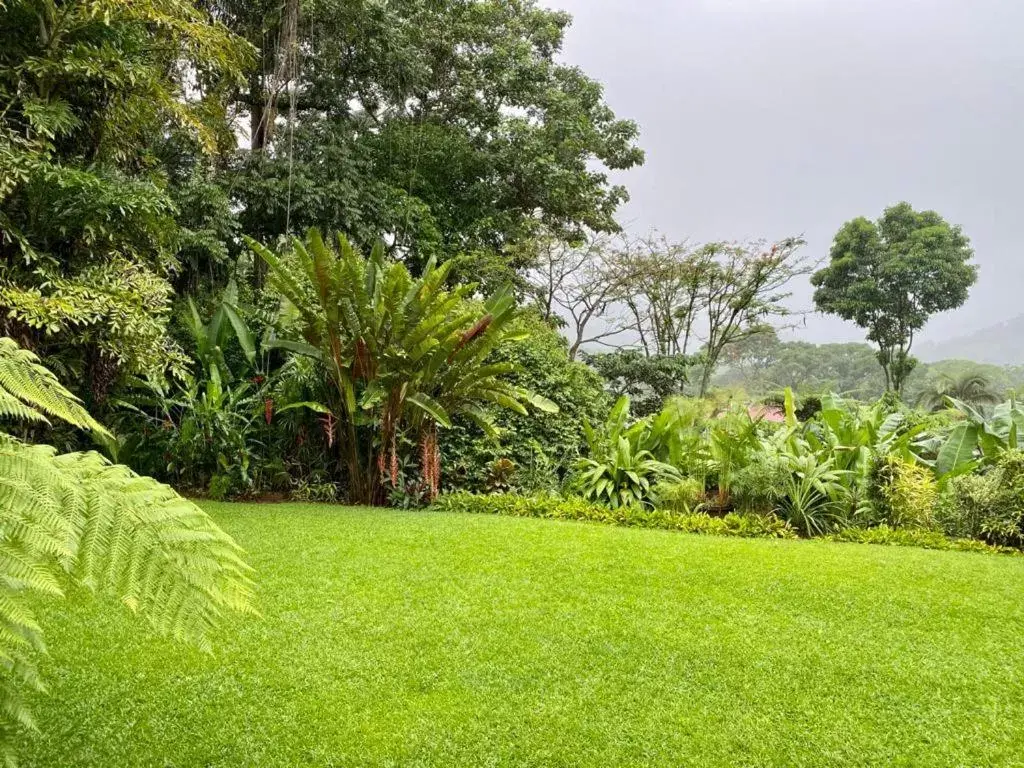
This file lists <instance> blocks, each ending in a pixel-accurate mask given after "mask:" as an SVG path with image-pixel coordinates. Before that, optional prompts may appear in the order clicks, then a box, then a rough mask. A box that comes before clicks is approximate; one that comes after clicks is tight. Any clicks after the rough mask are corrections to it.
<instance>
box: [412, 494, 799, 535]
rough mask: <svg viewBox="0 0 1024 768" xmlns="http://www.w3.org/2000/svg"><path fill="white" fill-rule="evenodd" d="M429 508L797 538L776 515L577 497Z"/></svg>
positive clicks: (491, 498) (490, 498) (460, 501)
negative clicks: (688, 510)
mask: <svg viewBox="0 0 1024 768" xmlns="http://www.w3.org/2000/svg"><path fill="white" fill-rule="evenodd" d="M432 508H433V509H436V510H439V511H443V512H471V513H477V514H490V515H507V516H512V517H538V518H546V519H550V520H580V521H587V522H595V523H609V524H612V525H622V526H628V527H633V528H660V529H665V530H673V531H683V532H686V533H702V534H711V535H715V536H741V537H746V538H775V539H791V538H795V536H796V534H795V533H794V532H793V530H792V529H791V528H790V527H789V526H788V525H786V523H785V522H783V521H782V520H780V519H779V518H777V517H775V516H774V515H741V514H735V513H730V514H728V515H725V516H723V517H711V516H710V515H706V514H703V513H700V512H698V513H693V514H678V513H675V512H672V511H670V510H666V509H650V508H646V507H638V506H624V507H619V508H617V509H611V508H609V507H605V506H600V505H598V504H592V503H590V502H588V501H587V500H586V499H581V498H579V497H567V498H566V497H562V496H555V495H537V496H518V495H515V494H493V495H480V494H473V493H447V494H444V495H442V496H440V497H439V498H438V499H437V501H435V502H434V505H433V507H432Z"/></svg>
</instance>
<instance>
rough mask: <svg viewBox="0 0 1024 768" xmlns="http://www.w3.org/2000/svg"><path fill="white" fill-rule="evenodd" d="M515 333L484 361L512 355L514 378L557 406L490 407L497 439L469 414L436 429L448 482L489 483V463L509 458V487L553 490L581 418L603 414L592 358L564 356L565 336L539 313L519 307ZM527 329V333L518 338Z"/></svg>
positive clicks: (575, 446) (458, 486)
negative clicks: (543, 409)
mask: <svg viewBox="0 0 1024 768" xmlns="http://www.w3.org/2000/svg"><path fill="white" fill-rule="evenodd" d="M511 328H512V333H513V335H514V336H515V337H517V338H516V339H515V340H514V341H513V340H509V341H506V342H502V343H501V344H499V345H498V346H497V347H496V348H495V350H494V351H493V352H492V353H491V356H490V357H489V358H488V360H487V363H488V364H491V363H494V364H501V363H509V364H513V365H514V366H515V367H516V370H515V371H514V372H512V373H511V374H509V375H508V380H509V381H510V382H512V383H513V384H515V385H518V386H522V387H528V388H529V389H530V390H531V391H532V392H535V393H536V394H538V395H542V396H544V397H546V398H548V399H549V400H551V401H552V402H554V403H555V404H557V405H558V412H557V413H537V412H533V413H530V414H529V415H527V416H523V415H522V414H520V413H516V412H514V411H511V410H501V411H496V412H495V413H493V414H492V415H493V418H494V424H495V426H496V427H497V428H498V430H499V433H500V434H499V439H498V440H497V441H495V440H492V439H490V438H488V437H487V436H486V435H484V434H483V432H482V431H481V430H480V429H479V428H478V427H477V426H476V425H474V424H472V423H470V422H468V420H466V419H459V418H455V419H453V421H454V425H453V428H452V429H447V430H444V431H442V432H441V433H440V435H439V439H440V442H441V451H442V454H443V456H444V464H445V468H446V471H445V473H444V476H443V477H442V484H443V486H444V487H445V488H446V489H447V490H472V491H487V490H493V489H492V488H489V487H488V485H489V483H490V482H491V479H492V478H491V477H490V474H491V473H490V471H489V468H490V466H491V465H492V464H493V463H494V462H495V461H498V460H501V459H507V460H509V461H511V462H513V463H514V464H515V466H516V467H517V469H516V471H515V473H514V474H513V475H512V477H511V478H509V481H508V482H509V485H510V487H512V488H513V489H518V490H522V491H528V492H533V491H538V490H553V489H555V488H557V487H558V486H559V485H560V484H561V482H562V480H563V479H564V478H565V477H566V476H567V475H569V474H570V473H571V471H572V470H573V468H574V467H575V465H576V461H577V459H578V458H579V456H580V451H581V449H582V448H583V446H584V444H585V440H584V435H583V421H584V419H589V420H590V421H591V422H596V421H598V420H599V419H602V418H604V415H605V414H606V413H607V409H608V396H607V394H606V393H605V390H604V386H603V383H602V381H601V378H600V376H598V375H597V373H595V372H594V371H593V370H592V369H591V368H590V367H589V366H587V365H584V364H583V363H578V362H573V361H571V360H570V359H569V352H568V344H567V343H566V341H565V338H564V337H563V336H562V334H560V333H559V332H558V331H557V330H556V329H554V328H552V327H551V326H549V325H548V324H547V323H545V322H544V321H543V320H542V319H541V318H540V317H539V316H538V315H537V314H536V313H534V312H529V311H524V312H521V313H519V314H518V315H517V316H516V318H515V320H514V321H513V322H512V323H511ZM524 334H526V335H527V338H525V339H521V338H518V337H520V336H522V335H524Z"/></svg>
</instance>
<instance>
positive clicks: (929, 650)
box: [23, 504, 1024, 768]
mask: <svg viewBox="0 0 1024 768" xmlns="http://www.w3.org/2000/svg"><path fill="white" fill-rule="evenodd" d="M207 507H208V509H209V510H210V511H211V512H212V513H213V514H214V516H215V517H216V519H217V520H218V521H219V522H220V523H221V524H222V525H223V526H224V527H225V528H226V529H227V530H228V531H229V532H230V533H231V534H233V535H234V536H235V537H236V538H237V539H238V540H239V542H240V543H241V544H242V545H243V546H244V547H245V548H246V549H247V550H248V552H249V559H250V562H251V563H252V564H253V565H254V566H255V567H256V569H257V580H258V582H259V585H260V597H259V601H260V610H261V611H262V613H263V618H262V619H255V620H253V619H249V620H238V621H233V622H232V623H231V624H230V626H229V627H228V628H227V631H226V632H225V633H224V637H223V638H222V639H221V640H220V641H219V642H218V650H217V653H216V655H215V656H214V657H207V656H203V655H202V654H200V653H198V652H195V651H193V650H190V649H188V648H183V647H181V646H178V645H175V644H173V643H171V642H169V641H165V640H162V639H159V638H154V637H152V636H151V635H149V634H148V633H147V632H145V631H140V630H139V626H140V625H139V624H138V623H137V622H135V621H134V620H132V619H131V618H130V617H128V616H127V614H126V613H125V612H123V611H121V610H117V609H115V610H111V607H110V606H106V605H99V604H97V603H96V602H95V601H88V602H82V603H80V605H81V606H82V607H80V608H77V609H75V610H74V611H71V612H68V611H67V610H66V607H65V608H57V607H54V608H52V609H50V610H48V612H47V615H46V620H47V624H46V625H45V626H46V627H47V629H48V640H49V646H50V652H51V658H50V659H49V660H48V661H47V662H45V663H44V673H45V676H46V679H47V681H48V683H49V687H50V694H49V697H47V698H41V699H40V700H39V701H38V703H37V704H36V714H37V716H38V720H39V721H40V723H41V727H42V734H41V735H40V736H38V737H36V738H34V739H33V740H32V742H31V743H30V744H28V745H27V747H26V749H25V750H24V753H23V754H24V755H25V759H24V761H23V764H24V765H26V766H62V767H63V766H103V767H104V768H107V767H110V766H118V767H119V768H120V767H125V766H161V767H167V766H178V767H179V768H185V767H186V766H187V767H188V768H195V767H197V766H254V767H256V766H259V767H260V768H272V767H276V766H373V765H381V766H512V765H517V766H518V765H536V766H546V765H564V766H575V765H593V766H612V765H664V766H681V765H692V766H707V765H723V766H724V765H729V766H764V765H786V766H790V765H839V764H842V765H907V766H911V765H912V766H923V765H935V766H951V765H969V766H982V765H985V766H988V765H1021V764H1022V762H1024V652H1022V651H1024V599H1022V595H1024V559H1019V558H1008V557H999V556H992V555H977V554H968V553H958V552H934V551H926V550H918V549H904V548H889V547H879V546H868V545H857V544H830V543H822V542H804V541H796V542H785V541H755V540H739V539H717V538H711V537H698V536H689V535H685V534H679V533H671V532H660V531H643V530H630V529H623V528H613V527H602V526H596V525H586V524H574V523H556V522H549V521H542V520H529V519H515V518H499V517H486V516H457V515H440V514H435V513H422V512H419V513H417V512H398V511H369V510H358V509H345V508H339V507H328V506H315V505H275V506H256V505H241V504H209V505H207Z"/></svg>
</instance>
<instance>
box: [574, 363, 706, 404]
mask: <svg viewBox="0 0 1024 768" xmlns="http://www.w3.org/2000/svg"><path fill="white" fill-rule="evenodd" d="M586 361H587V362H588V363H589V364H590V365H592V366H593V367H594V368H595V369H596V370H597V372H598V373H600V374H601V377H602V378H604V379H605V381H607V382H608V389H609V391H610V392H611V393H612V395H613V396H615V397H616V398H618V397H622V396H623V395H626V396H627V397H629V399H630V402H631V403H632V406H633V407H632V411H633V415H634V416H649V415H651V414H654V413H657V412H658V411H659V410H660V409H661V407H662V405H663V404H664V403H665V401H666V400H667V399H668V398H670V397H672V396H673V395H681V394H682V393H683V388H684V386H685V385H686V383H687V380H688V378H689V374H690V372H691V371H693V370H699V365H700V358H699V357H698V356H697V355H647V354H645V353H644V352H642V351H640V350H638V349H619V350H616V351H614V352H602V353H599V354H592V355H586Z"/></svg>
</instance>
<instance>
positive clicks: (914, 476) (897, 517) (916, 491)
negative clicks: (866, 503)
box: [868, 455, 938, 528]
mask: <svg viewBox="0 0 1024 768" xmlns="http://www.w3.org/2000/svg"><path fill="white" fill-rule="evenodd" d="M868 488H869V491H870V498H871V501H872V502H873V504H872V507H873V510H874V512H875V514H876V520H877V521H878V522H883V523H886V524H888V525H891V526H893V527H896V528H932V527H934V525H935V504H936V501H937V499H938V488H937V486H936V483H935V477H934V474H933V473H932V472H931V471H930V470H929V469H928V468H926V467H923V466H921V465H920V464H916V463H913V462H910V461H907V460H905V459H902V458H900V457H899V456H892V455H889V456H882V457H879V458H878V459H876V460H875V462H874V464H873V466H872V469H871V474H870V479H869V485H868Z"/></svg>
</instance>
